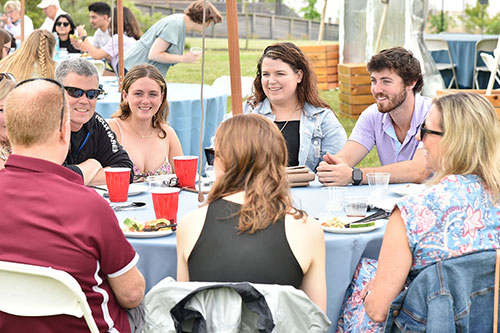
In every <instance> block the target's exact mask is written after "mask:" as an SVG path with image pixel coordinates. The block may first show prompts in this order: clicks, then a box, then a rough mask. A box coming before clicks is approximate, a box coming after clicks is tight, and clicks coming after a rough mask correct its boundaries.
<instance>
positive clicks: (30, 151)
mask: <svg viewBox="0 0 500 333" xmlns="http://www.w3.org/2000/svg"><path fill="white" fill-rule="evenodd" d="M4 113H5V118H6V124H7V130H8V133H9V139H10V142H11V145H12V155H10V157H9V159H8V160H7V162H6V164H5V169H3V170H1V171H0V202H1V203H2V204H1V205H2V218H1V219H0V230H1V232H0V260H4V261H11V262H19V263H26V264H32V265H39V266H45V267H52V268H55V269H60V270H63V271H66V272H68V273H69V274H71V275H72V276H73V277H74V278H75V279H76V280H77V281H78V282H79V283H80V286H81V287H82V289H83V292H84V293H85V295H86V296H87V300H88V303H89V305H90V307H91V310H92V316H93V317H94V319H95V321H96V323H97V326H98V327H99V330H100V331H101V332H106V331H111V332H131V331H132V332H135V331H136V329H137V327H136V324H137V323H138V322H139V323H140V322H141V319H142V321H143V314H144V312H143V310H144V309H143V307H142V304H141V301H142V299H143V297H144V288H145V283H144V278H143V276H142V275H141V273H140V272H139V270H138V269H137V267H136V263H137V261H138V255H137V254H136V253H135V251H134V249H133V248H132V246H131V245H130V244H129V243H128V242H127V240H126V239H125V237H124V236H123V233H122V231H121V230H120V228H119V226H118V222H117V220H116V217H115V215H114V213H113V211H112V210H111V208H110V206H109V204H108V203H107V202H106V201H105V200H104V199H102V198H101V197H100V196H99V195H98V194H97V193H96V192H95V191H94V190H92V189H88V188H86V187H84V186H83V181H82V177H80V176H79V175H78V174H76V173H74V172H73V171H71V170H69V169H67V168H64V167H62V166H61V164H62V162H63V161H64V159H65V157H66V155H67V153H68V145H69V142H70V137H71V130H70V121H69V116H68V112H67V106H66V101H65V98H64V90H63V88H62V86H61V85H60V84H59V83H57V82H56V81H49V80H41V79H35V80H28V81H24V82H21V83H20V84H18V86H17V88H15V89H14V90H13V91H12V92H10V94H9V95H8V97H7V100H6V103H5V106H4ZM0 297H1V296H0ZM49 302H50V300H49V299H48V300H47V303H49ZM0 332H88V328H87V325H86V323H85V321H84V319H83V318H76V317H72V316H65V315H60V316H50V317H17V316H13V315H9V314H7V313H4V312H0Z"/></svg>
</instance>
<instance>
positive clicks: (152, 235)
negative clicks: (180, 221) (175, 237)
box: [123, 229, 173, 238]
mask: <svg viewBox="0 0 500 333" xmlns="http://www.w3.org/2000/svg"><path fill="white" fill-rule="evenodd" d="M171 233H173V231H172V229H168V230H160V231H146V232H133V231H124V232H123V234H124V235H125V237H128V238H156V237H163V236H167V235H170V234H171Z"/></svg>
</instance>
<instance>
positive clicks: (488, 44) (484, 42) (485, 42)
mask: <svg viewBox="0 0 500 333" xmlns="http://www.w3.org/2000/svg"><path fill="white" fill-rule="evenodd" d="M497 43H498V38H484V39H481V40H478V41H477V42H476V49H475V51H474V71H473V78H472V88H473V89H474V87H475V88H476V89H479V87H478V82H477V76H478V70H479V71H480V70H481V66H479V65H478V60H479V57H478V54H479V52H493V51H494V50H495V49H496V47H497ZM484 69H485V67H482V70H484Z"/></svg>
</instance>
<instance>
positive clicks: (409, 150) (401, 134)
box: [317, 47, 432, 186]
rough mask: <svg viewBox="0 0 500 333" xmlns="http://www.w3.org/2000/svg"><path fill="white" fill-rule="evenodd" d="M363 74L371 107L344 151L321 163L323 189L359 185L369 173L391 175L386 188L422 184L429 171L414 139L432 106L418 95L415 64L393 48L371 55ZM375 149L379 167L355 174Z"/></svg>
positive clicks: (419, 81) (419, 76)
mask: <svg viewBox="0 0 500 333" xmlns="http://www.w3.org/2000/svg"><path fill="white" fill-rule="evenodd" d="M367 68H368V71H369V72H370V75H371V82H372V86H371V92H372V94H373V96H374V97H375V101H376V103H375V104H373V105H370V106H369V107H368V108H367V109H366V110H364V111H363V113H362V114H361V115H360V117H359V119H358V121H357V122H356V125H355V126H354V129H353V130H352V133H351V136H350V137H349V140H348V141H347V142H346V144H345V145H344V147H343V148H342V149H341V150H340V151H339V152H338V153H337V154H335V155H332V154H329V153H327V154H326V155H325V156H324V157H323V159H324V161H323V162H321V163H320V164H319V166H318V169H317V170H318V179H319V181H320V182H322V183H323V184H324V185H325V186H333V185H337V186H338V185H347V184H351V183H352V184H353V185H359V184H366V183H367V178H366V174H367V173H369V172H390V173H391V178H390V182H391V183H406V182H411V183H422V182H423V181H424V180H425V179H427V177H428V176H429V174H430V171H429V170H427V169H426V168H425V164H424V154H425V152H424V149H423V148H422V147H419V144H418V141H417V139H416V136H417V133H418V130H419V128H420V125H421V124H422V123H423V122H424V120H425V117H426V116H427V112H429V109H430V107H431V102H432V101H431V99H429V98H426V97H422V96H421V95H420V94H418V93H419V92H420V91H421V90H422V87H423V85H424V82H423V79H422V73H421V68H420V63H419V61H418V60H417V59H416V58H415V57H414V56H413V54H412V53H411V52H410V51H407V50H406V49H404V48H401V47H394V48H391V49H386V50H383V51H381V52H380V53H378V54H376V55H374V56H373V57H372V58H371V59H370V62H369V63H368V66H367ZM375 145H376V146H377V152H378V155H379V158H380V164H381V165H382V166H380V167H373V168H362V169H358V168H354V166H355V165H356V164H358V163H359V162H360V161H361V160H362V159H363V158H364V157H365V156H366V155H367V154H368V153H369V152H370V151H371V150H372V148H373V146H375Z"/></svg>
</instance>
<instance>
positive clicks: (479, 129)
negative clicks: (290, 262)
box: [339, 93, 500, 332]
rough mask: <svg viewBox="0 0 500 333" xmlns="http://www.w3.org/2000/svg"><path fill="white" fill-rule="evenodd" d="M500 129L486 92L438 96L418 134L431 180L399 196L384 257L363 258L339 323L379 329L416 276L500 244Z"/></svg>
mask: <svg viewBox="0 0 500 333" xmlns="http://www.w3.org/2000/svg"><path fill="white" fill-rule="evenodd" d="M498 137H500V122H499V121H498V118H497V114H496V112H495V110H494V108H493V106H492V105H491V104H490V103H489V102H488V101H487V100H486V99H485V98H484V97H482V96H480V95H478V94H472V93H470V94H467V93H458V94H451V95H447V96H443V97H440V98H438V99H435V100H434V101H433V105H432V107H431V109H430V111H429V114H428V116H427V119H426V120H425V122H424V123H423V124H422V125H421V127H420V133H419V134H418V136H417V139H418V140H420V141H422V143H423V145H424V149H425V150H426V155H425V165H426V167H427V168H428V169H430V170H432V171H433V172H434V176H433V178H432V179H430V180H429V181H428V185H430V186H429V187H428V188H426V189H425V190H424V191H423V192H422V193H420V194H416V195H408V196H405V197H404V198H403V199H402V200H401V201H399V202H398V204H397V207H396V208H395V209H394V211H393V213H392V215H391V217H390V219H389V223H388V225H387V229H386V231H385V235H384V241H383V243H382V248H381V250H380V256H379V261H378V264H377V262H375V261H373V260H366V259H363V260H362V262H361V263H360V265H359V266H358V269H357V270H356V272H355V274H354V279H353V283H352V284H351V287H350V288H349V289H348V291H347V293H346V301H345V304H344V311H343V318H341V319H340V320H339V331H341V332H342V331H345V332H347V331H349V332H353V331H360V332H361V331H362V332H365V331H370V332H376V331H377V330H378V329H381V328H382V327H383V322H384V321H385V319H386V317H387V313H388V310H389V306H390V305H391V302H392V301H393V300H394V299H395V298H396V296H398V294H399V293H400V292H401V291H402V290H403V288H404V286H405V284H406V283H407V280H408V281H409V280H411V279H408V277H409V276H411V277H414V275H415V274H416V273H417V272H418V271H420V270H422V269H424V268H426V267H428V266H430V265H433V264H436V263H438V262H441V261H444V260H446V259H450V258H454V257H460V256H463V255H466V254H469V253H473V252H476V251H483V250H490V249H495V248H500V233H499V230H500V168H499V167H498V166H499V165H500V142H499V141H498ZM377 265H378V267H377ZM375 271H376V275H375ZM456 274H460V273H457V272H456ZM373 275H375V277H374V278H373V279H372V280H371V281H370V279H371V278H372V277H373ZM463 278H465V277H463ZM363 302H364V303H363ZM454 310H455V311H460V310H462V309H457V308H454ZM442 311H445V309H444V308H443V309H442ZM490 313H491V312H490ZM461 317H462V315H461V314H459V313H458V312H455V315H454V316H451V318H452V319H451V320H453V318H455V322H449V321H448V322H446V324H448V325H450V326H453V327H459V326H460V325H461V324H460V323H458V320H459V318H461ZM447 318H450V317H447ZM424 319H427V318H424ZM442 320H447V319H446V318H443V319H442ZM448 320H450V319H448ZM471 322H472V321H471ZM435 328H436V327H427V330H432V329H435ZM469 329H473V328H471V327H469Z"/></svg>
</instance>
